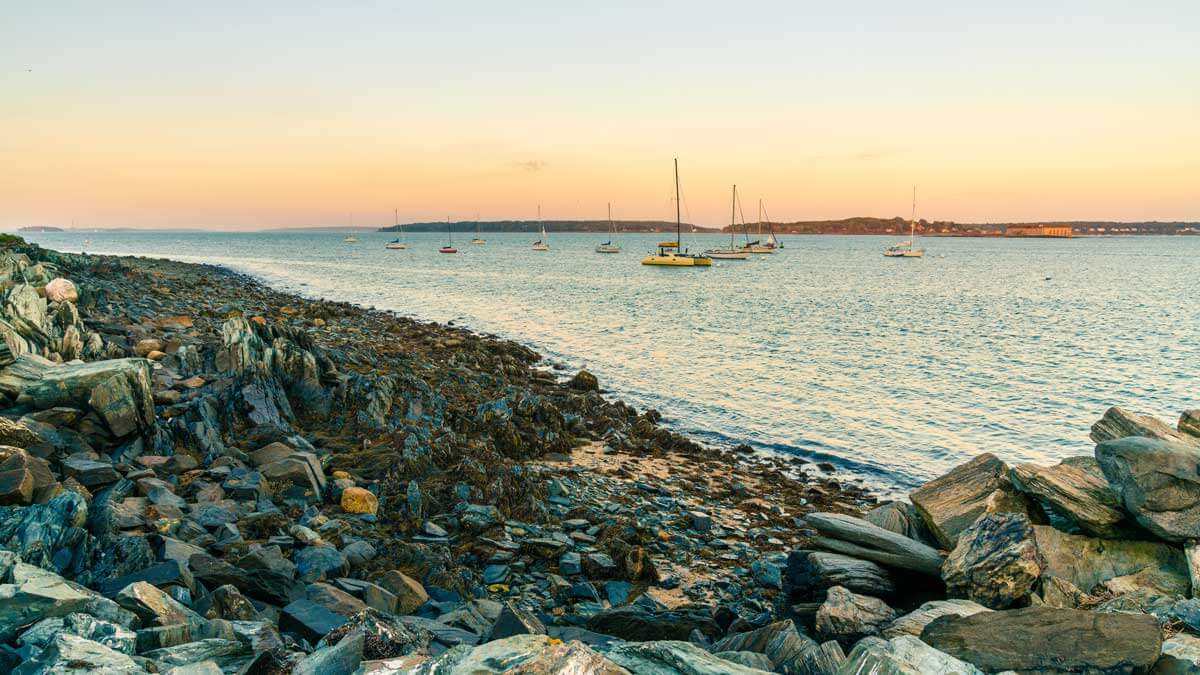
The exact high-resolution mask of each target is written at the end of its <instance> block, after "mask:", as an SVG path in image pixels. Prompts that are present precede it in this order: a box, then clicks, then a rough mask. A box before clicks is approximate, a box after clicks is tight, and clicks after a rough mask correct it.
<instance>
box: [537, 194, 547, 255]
mask: <svg viewBox="0 0 1200 675" xmlns="http://www.w3.org/2000/svg"><path fill="white" fill-rule="evenodd" d="M538 224H539V225H541V226H542V238H541V239H538V240H537V241H535V242H533V250H535V251H549V250H550V242H549V241H548V239H549V238H548V237H547V236H546V224H545V223H543V222H542V205H541V204H538Z"/></svg>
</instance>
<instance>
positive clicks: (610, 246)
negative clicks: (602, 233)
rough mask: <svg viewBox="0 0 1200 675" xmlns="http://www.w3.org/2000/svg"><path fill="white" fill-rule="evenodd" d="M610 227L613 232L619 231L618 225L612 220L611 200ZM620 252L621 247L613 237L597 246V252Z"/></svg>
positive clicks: (610, 208) (609, 207)
mask: <svg viewBox="0 0 1200 675" xmlns="http://www.w3.org/2000/svg"><path fill="white" fill-rule="evenodd" d="M608 229H610V230H612V233H613V234H616V233H617V227H616V226H615V225H613V221H612V202H609V204H608ZM620 252H621V247H620V246H618V245H616V244H614V243H613V241H612V239H609V240H608V241H606V242H604V243H603V244H600V245H599V246H597V247H596V253H620Z"/></svg>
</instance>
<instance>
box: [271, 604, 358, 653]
mask: <svg viewBox="0 0 1200 675" xmlns="http://www.w3.org/2000/svg"><path fill="white" fill-rule="evenodd" d="M347 621H348V618H347V617H346V616H344V615H342V614H338V613H336V612H332V611H330V610H329V609H327V608H325V607H322V606H321V605H318V604H317V603H315V602H313V601H312V600H308V599H300V600H296V601H293V602H291V603H289V604H288V606H287V607H284V608H283V609H282V610H280V612H279V630H281V631H287V632H291V633H295V634H296V635H299V636H300V637H302V638H304V639H305V640H308V641H309V642H310V643H313V644H316V642H317V641H318V640H320V639H321V638H323V637H325V634H326V633H328V632H330V631H332V630H333V629H335V628H338V627H340V626H342V625H344V624H346V622H347Z"/></svg>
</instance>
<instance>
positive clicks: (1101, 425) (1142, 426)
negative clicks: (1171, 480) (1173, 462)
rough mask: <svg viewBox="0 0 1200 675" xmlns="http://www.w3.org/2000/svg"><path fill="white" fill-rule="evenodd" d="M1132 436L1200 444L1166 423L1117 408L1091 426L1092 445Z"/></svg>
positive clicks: (1198, 440) (1110, 410)
mask: <svg viewBox="0 0 1200 675" xmlns="http://www.w3.org/2000/svg"><path fill="white" fill-rule="evenodd" d="M1132 436H1142V437H1144V438H1156V439H1158V440H1163V441H1177V442H1181V443H1184V444H1200V438H1196V437H1195V436H1192V435H1190V434H1187V433H1183V432H1180V431H1176V430H1175V429H1172V428H1171V425H1169V424H1167V423H1166V422H1163V421H1161V420H1158V419H1155V418H1153V417H1150V416H1149V415H1145V416H1143V415H1135V414H1133V413H1131V412H1129V411H1127V410H1124V409H1122V408H1117V407H1112V408H1109V409H1108V410H1106V411H1105V412H1104V417H1101V418H1100V419H1099V420H1098V421H1097V422H1096V423H1095V424H1093V425H1092V433H1091V438H1092V442H1094V443H1103V442H1105V441H1115V440H1120V439H1122V438H1129V437H1132Z"/></svg>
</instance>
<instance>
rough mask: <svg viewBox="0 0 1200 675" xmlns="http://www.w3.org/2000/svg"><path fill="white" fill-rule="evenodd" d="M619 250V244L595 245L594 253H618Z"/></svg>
mask: <svg viewBox="0 0 1200 675" xmlns="http://www.w3.org/2000/svg"><path fill="white" fill-rule="evenodd" d="M620 252H621V248H620V247H619V246H597V247H596V253H620Z"/></svg>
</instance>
